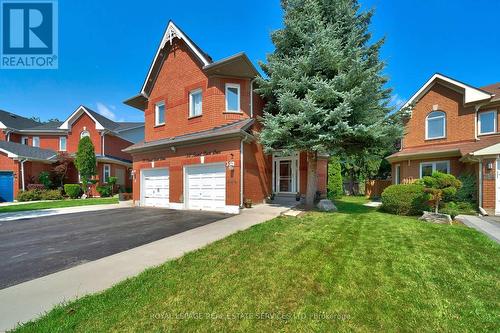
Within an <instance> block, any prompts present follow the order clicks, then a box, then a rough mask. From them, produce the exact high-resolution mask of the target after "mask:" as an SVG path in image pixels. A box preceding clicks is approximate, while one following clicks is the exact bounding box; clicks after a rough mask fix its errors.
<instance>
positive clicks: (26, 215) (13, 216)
mask: <svg viewBox="0 0 500 333" xmlns="http://www.w3.org/2000/svg"><path fill="white" fill-rule="evenodd" d="M131 206H132V201H120V203H117V204H104V205H87V206H76V207H64V208H52V209H38V210H25V211H19V212H11V213H0V222H4V221H14V220H21V219H31V218H34V217H43V216H52V215H61V214H70V213H81V212H92V211H97V210H105V209H115V208H123V207H131Z"/></svg>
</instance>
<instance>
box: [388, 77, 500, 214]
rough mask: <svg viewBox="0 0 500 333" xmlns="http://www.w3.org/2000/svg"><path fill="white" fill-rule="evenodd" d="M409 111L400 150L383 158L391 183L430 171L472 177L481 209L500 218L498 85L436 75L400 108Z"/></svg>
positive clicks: (412, 178)
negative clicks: (389, 163)
mask: <svg viewBox="0 0 500 333" xmlns="http://www.w3.org/2000/svg"><path fill="white" fill-rule="evenodd" d="M406 107H410V109H411V116H410V118H409V120H408V122H407V124H406V133H405V135H404V138H403V140H402V148H401V150H400V151H398V152H397V153H395V154H393V155H391V156H389V157H388V158H387V159H388V160H389V161H390V162H391V164H392V176H393V182H394V183H396V184H398V183H408V182H412V181H414V180H415V179H418V178H421V177H422V176H426V175H430V174H431V173H432V172H433V171H436V170H437V171H442V172H447V173H451V174H453V175H455V176H459V175H461V174H465V173H471V174H474V175H475V176H476V179H477V184H478V202H479V206H481V207H483V208H485V209H486V210H490V211H491V212H495V213H496V214H500V160H499V158H500V132H499V130H498V113H499V110H500V83H497V84H492V85H488V86H485V87H481V88H476V87H473V86H471V85H468V84H466V83H463V82H460V81H457V80H454V79H452V78H449V77H446V76H444V75H441V74H435V75H434V76H432V78H431V79H430V80H429V81H427V82H426V83H425V85H424V86H423V87H421V88H420V89H419V90H418V91H417V92H416V93H415V95H413V96H412V97H411V99H410V100H409V101H408V102H407V103H406V104H405V105H404V106H403V108H406Z"/></svg>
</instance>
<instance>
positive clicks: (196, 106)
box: [189, 89, 202, 117]
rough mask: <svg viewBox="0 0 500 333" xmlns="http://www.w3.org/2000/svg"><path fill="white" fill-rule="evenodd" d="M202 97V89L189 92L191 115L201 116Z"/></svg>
mask: <svg viewBox="0 0 500 333" xmlns="http://www.w3.org/2000/svg"><path fill="white" fill-rule="evenodd" d="M201 99H202V91H201V89H196V90H193V91H191V92H190V93H189V117H196V116H201V105H202V102H201Z"/></svg>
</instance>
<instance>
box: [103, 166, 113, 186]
mask: <svg viewBox="0 0 500 333" xmlns="http://www.w3.org/2000/svg"><path fill="white" fill-rule="evenodd" d="M110 176H111V165H109V164H104V167H103V169H102V181H103V182H104V183H107V182H108V179H109V177H110Z"/></svg>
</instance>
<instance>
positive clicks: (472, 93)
mask: <svg viewBox="0 0 500 333" xmlns="http://www.w3.org/2000/svg"><path fill="white" fill-rule="evenodd" d="M436 82H438V83H441V84H444V85H445V86H450V87H453V88H455V89H459V90H460V91H462V92H463V94H464V104H468V103H475V102H480V101H486V100H489V99H491V98H492V97H493V95H494V94H492V93H490V92H488V91H485V90H483V89H480V88H476V87H473V86H471V85H468V84H466V83H463V82H460V81H458V80H455V79H452V78H450V77H448V76H445V75H443V74H440V73H436V74H434V75H433V76H432V77H431V78H430V79H429V80H427V82H426V83H425V84H424V85H423V86H422V87H421V88H420V89H419V90H418V91H417V92H416V93H415V94H414V95H413V96H412V97H411V98H410V99H409V100H408V102H406V103H405V104H404V105H403V107H402V108H401V109H405V108H407V107H408V106H410V105H412V104H413V103H415V102H417V101H418V100H419V99H420V98H421V97H422V96H424V95H425V94H426V93H427V92H428V91H429V89H430V88H432V86H433V85H434V84H435V83H436Z"/></svg>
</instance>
